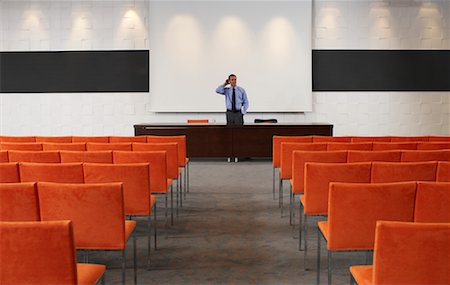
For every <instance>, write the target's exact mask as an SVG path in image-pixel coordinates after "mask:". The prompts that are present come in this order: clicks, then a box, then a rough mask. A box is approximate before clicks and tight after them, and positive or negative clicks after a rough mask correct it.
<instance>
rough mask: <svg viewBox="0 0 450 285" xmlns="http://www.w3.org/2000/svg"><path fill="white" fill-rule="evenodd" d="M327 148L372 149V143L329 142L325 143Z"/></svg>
mask: <svg viewBox="0 0 450 285" xmlns="http://www.w3.org/2000/svg"><path fill="white" fill-rule="evenodd" d="M327 150H372V143H371V142H360V143H350V142H346V143H345V142H344V143H341V142H329V143H328V145H327Z"/></svg>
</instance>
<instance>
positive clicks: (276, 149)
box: [272, 136, 312, 167]
mask: <svg viewBox="0 0 450 285" xmlns="http://www.w3.org/2000/svg"><path fill="white" fill-rule="evenodd" d="M282 142H292V143H294V142H296V143H312V136H273V137H272V165H273V167H280V160H281V143H282Z"/></svg>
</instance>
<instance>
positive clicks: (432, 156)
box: [401, 149, 450, 162]
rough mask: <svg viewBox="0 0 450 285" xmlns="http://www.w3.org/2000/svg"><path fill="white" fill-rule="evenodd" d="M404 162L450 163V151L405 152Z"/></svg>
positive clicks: (403, 152)
mask: <svg viewBox="0 0 450 285" xmlns="http://www.w3.org/2000/svg"><path fill="white" fill-rule="evenodd" d="M401 161H402V162H418V161H450V149H449V150H403V151H402V160H401Z"/></svg>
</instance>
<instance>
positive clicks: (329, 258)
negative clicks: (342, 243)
mask: <svg viewBox="0 0 450 285" xmlns="http://www.w3.org/2000/svg"><path fill="white" fill-rule="evenodd" d="M332 271H333V264H332V260H331V250H328V285H331V274H332V273H333V272H332Z"/></svg>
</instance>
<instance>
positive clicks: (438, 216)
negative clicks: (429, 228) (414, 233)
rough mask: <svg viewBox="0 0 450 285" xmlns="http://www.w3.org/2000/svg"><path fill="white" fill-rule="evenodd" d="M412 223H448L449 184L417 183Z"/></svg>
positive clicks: (449, 207) (449, 217) (449, 220)
mask: <svg viewBox="0 0 450 285" xmlns="http://www.w3.org/2000/svg"><path fill="white" fill-rule="evenodd" d="M417 184H418V186H417V193H416V205H415V208H414V222H421V223H450V210H449V209H450V182H418V183H417Z"/></svg>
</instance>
